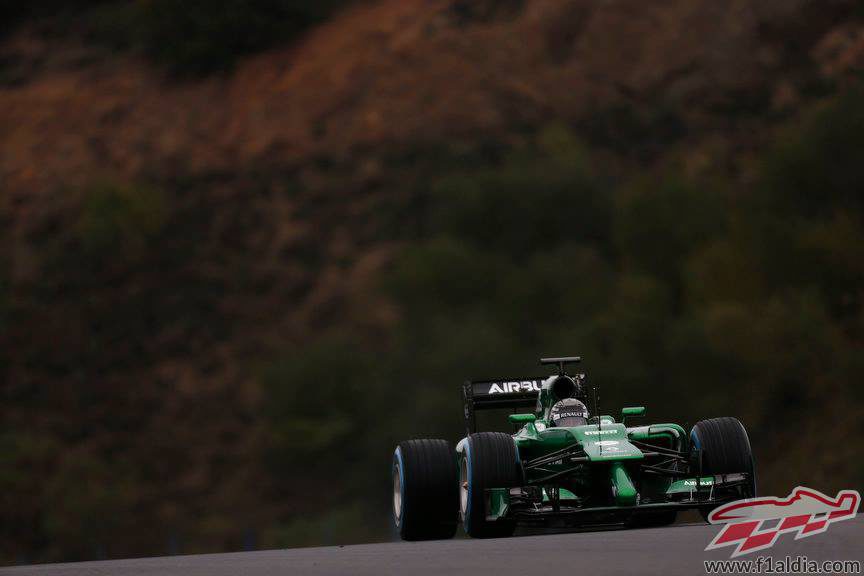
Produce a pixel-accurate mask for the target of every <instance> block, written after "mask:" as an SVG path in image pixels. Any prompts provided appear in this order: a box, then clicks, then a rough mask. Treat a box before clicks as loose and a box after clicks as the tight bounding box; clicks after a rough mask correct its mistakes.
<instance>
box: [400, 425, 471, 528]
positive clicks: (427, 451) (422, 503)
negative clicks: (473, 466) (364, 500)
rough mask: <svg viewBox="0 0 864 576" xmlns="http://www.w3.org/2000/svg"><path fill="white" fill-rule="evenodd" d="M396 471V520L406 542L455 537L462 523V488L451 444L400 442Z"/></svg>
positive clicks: (415, 441) (433, 441) (435, 441)
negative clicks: (460, 514) (460, 506)
mask: <svg viewBox="0 0 864 576" xmlns="http://www.w3.org/2000/svg"><path fill="white" fill-rule="evenodd" d="M392 472H393V521H394V524H395V525H396V530H398V531H399V535H400V536H401V537H402V539H403V540H440V539H444V538H452V537H453V535H454V534H455V533H456V527H457V526H458V524H459V489H458V484H457V481H458V480H457V478H458V475H457V472H456V459H455V457H454V454H453V449H452V447H451V446H450V443H449V442H447V441H446V440H429V439H423V440H407V441H405V442H400V443H399V446H398V447H397V448H396V451H395V452H394V454H393V470H392Z"/></svg>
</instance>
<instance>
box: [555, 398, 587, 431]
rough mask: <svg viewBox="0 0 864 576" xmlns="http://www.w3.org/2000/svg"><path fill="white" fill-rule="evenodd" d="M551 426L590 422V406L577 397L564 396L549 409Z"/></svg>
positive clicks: (582, 424) (568, 425) (569, 425)
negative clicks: (586, 405)
mask: <svg viewBox="0 0 864 576" xmlns="http://www.w3.org/2000/svg"><path fill="white" fill-rule="evenodd" d="M549 424H550V426H565V427H568V428H569V427H572V426H584V425H585V424H588V408H586V407H585V404H583V403H582V402H580V401H579V400H577V399H576V398H564V399H563V400H559V401H558V402H556V403H555V404H553V405H552V409H551V410H550V411H549Z"/></svg>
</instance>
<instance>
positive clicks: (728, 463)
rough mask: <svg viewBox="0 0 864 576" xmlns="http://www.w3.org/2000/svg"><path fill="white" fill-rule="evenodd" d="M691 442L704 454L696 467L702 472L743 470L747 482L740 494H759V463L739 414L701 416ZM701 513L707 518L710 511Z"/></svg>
mask: <svg viewBox="0 0 864 576" xmlns="http://www.w3.org/2000/svg"><path fill="white" fill-rule="evenodd" d="M690 444H691V445H692V447H693V448H694V449H696V451H695V452H694V454H695V455H696V456H697V457H698V458H701V462H697V463H696V466H695V468H697V469H701V471H702V474H703V475H705V476H711V475H716V474H734V473H737V472H744V473H746V474H747V475H748V482H747V484H746V485H745V486H744V487H743V489H742V491H741V498H753V497H754V496H756V464H755V461H754V459H753V450H752V448H751V447H750V438H749V437H748V436H747V430H746V429H745V428H744V425H743V424H742V423H741V422H740V421H739V420H738V419H737V418H730V417H724V418H711V419H710V420H701V421H699V422H697V423H696V425H695V426H693V429H692V430H691V431H690ZM702 516H703V517H705V518H706V519H707V516H708V512H707V511H705V510H703V511H702Z"/></svg>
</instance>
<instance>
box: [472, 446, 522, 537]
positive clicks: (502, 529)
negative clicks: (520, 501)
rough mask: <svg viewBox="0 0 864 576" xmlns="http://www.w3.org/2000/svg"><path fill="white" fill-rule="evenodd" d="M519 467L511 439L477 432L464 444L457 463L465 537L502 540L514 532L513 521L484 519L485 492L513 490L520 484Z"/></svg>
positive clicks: (514, 524)
mask: <svg viewBox="0 0 864 576" xmlns="http://www.w3.org/2000/svg"><path fill="white" fill-rule="evenodd" d="M521 479H522V474H521V463H520V462H519V455H518V452H517V450H516V444H515V442H514V441H513V437H512V436H510V435H508V434H504V433H502V432H478V433H477V434H471V435H470V436H469V437H468V440H467V442H465V446H464V451H463V453H462V457H461V458H460V459H459V490H460V492H459V494H460V497H459V503H460V510H461V512H462V525H463V527H464V528H465V533H466V534H468V535H469V536H471V537H473V538H502V537H505V536H511V535H512V534H513V531H514V530H515V529H516V522H515V520H513V519H509V518H505V519H498V520H487V519H486V513H487V510H486V507H487V498H486V489H487V488H513V487H516V486H519V485H520V483H521Z"/></svg>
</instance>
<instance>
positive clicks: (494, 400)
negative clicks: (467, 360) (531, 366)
mask: <svg viewBox="0 0 864 576" xmlns="http://www.w3.org/2000/svg"><path fill="white" fill-rule="evenodd" d="M547 378H548V376H531V377H528V378H496V379H493V380H468V381H466V382H465V384H463V386H462V403H463V407H464V413H465V430H466V432H467V433H468V434H473V433H474V432H475V431H476V429H477V417H476V412H477V411H478V410H491V409H493V408H512V409H514V410H515V409H517V408H533V407H534V406H535V405H536V404H537V396H539V395H540V387H541V385H542V384H543V381H544V380H546V379H547Z"/></svg>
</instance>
